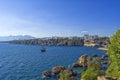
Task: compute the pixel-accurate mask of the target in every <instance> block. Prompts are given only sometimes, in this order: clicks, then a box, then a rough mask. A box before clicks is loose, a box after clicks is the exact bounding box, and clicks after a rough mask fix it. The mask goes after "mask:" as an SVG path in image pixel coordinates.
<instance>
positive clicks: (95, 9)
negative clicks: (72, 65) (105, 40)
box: [0, 0, 120, 37]
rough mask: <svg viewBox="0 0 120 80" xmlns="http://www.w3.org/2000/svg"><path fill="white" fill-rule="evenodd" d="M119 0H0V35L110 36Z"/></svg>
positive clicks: (119, 16) (117, 23) (118, 21)
mask: <svg viewBox="0 0 120 80" xmlns="http://www.w3.org/2000/svg"><path fill="white" fill-rule="evenodd" d="M119 28H120V0H0V36H8V35H32V36H35V37H48V36H82V35H83V34H86V33H88V34H98V35H101V36H110V35H112V34H113V33H114V32H115V31H116V30H117V29H119Z"/></svg>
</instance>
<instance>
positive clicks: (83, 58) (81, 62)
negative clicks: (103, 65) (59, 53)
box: [78, 55, 88, 67]
mask: <svg viewBox="0 0 120 80" xmlns="http://www.w3.org/2000/svg"><path fill="white" fill-rule="evenodd" d="M87 62H88V55H82V56H81V57H80V58H79V60H78V64H79V65H81V66H83V67H86V66H87Z"/></svg>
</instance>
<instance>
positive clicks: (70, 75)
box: [64, 68, 77, 77]
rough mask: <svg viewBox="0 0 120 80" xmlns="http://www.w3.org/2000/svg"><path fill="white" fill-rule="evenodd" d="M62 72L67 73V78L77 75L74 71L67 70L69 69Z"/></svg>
mask: <svg viewBox="0 0 120 80" xmlns="http://www.w3.org/2000/svg"><path fill="white" fill-rule="evenodd" d="M64 71H65V72H67V73H68V75H69V77H72V76H76V75H77V73H76V71H73V70H72V69H69V68H68V69H65V70H64Z"/></svg>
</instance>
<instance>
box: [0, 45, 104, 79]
mask: <svg viewBox="0 0 120 80" xmlns="http://www.w3.org/2000/svg"><path fill="white" fill-rule="evenodd" d="M45 48H46V52H45V53H41V52H40V49H41V46H35V45H19V44H8V43H0V80H43V79H42V72H43V71H44V70H51V69H52V67H53V66H59V65H63V66H65V67H68V65H71V64H72V63H73V62H76V61H77V60H78V58H79V57H80V56H81V55H83V54H88V55H90V56H91V55H92V54H94V53H97V54H98V55H99V56H101V55H103V54H105V52H104V51H100V50H98V49H97V48H90V47H75V46H71V47H67V46H45ZM47 80H56V79H54V78H50V79H47Z"/></svg>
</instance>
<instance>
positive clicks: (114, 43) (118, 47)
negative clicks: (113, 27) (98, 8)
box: [106, 29, 120, 78]
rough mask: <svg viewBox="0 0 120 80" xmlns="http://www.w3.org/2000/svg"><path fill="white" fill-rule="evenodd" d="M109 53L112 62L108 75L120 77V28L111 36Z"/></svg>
mask: <svg viewBox="0 0 120 80" xmlns="http://www.w3.org/2000/svg"><path fill="white" fill-rule="evenodd" d="M110 41H111V44H110V45H109V50H108V54H109V56H110V61H111V64H110V65H109V67H108V70H107V72H106V74H107V76H109V77H112V78H120V29H119V30H118V31H117V32H116V33H115V34H114V35H113V36H112V37H111V39H110Z"/></svg>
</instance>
